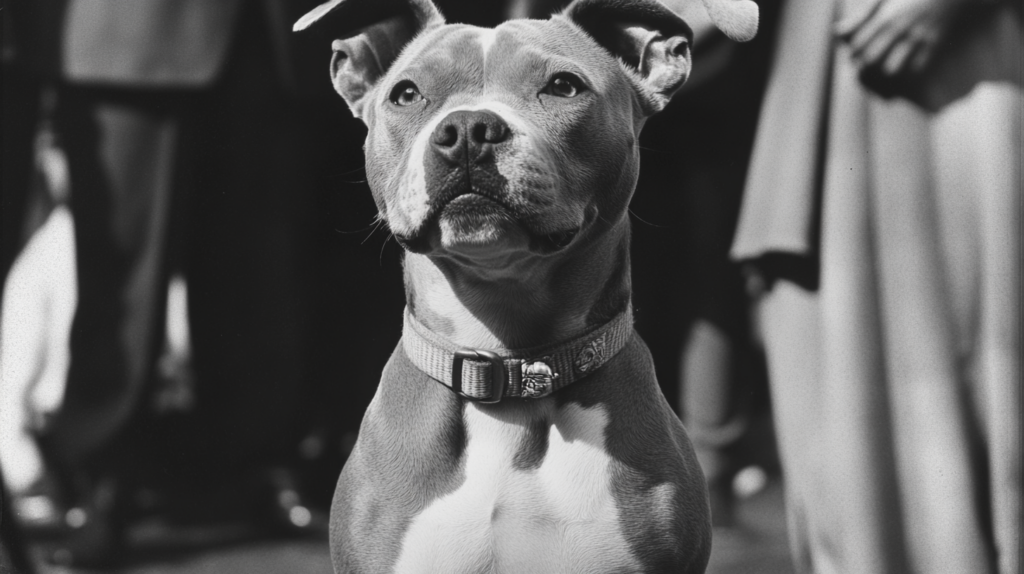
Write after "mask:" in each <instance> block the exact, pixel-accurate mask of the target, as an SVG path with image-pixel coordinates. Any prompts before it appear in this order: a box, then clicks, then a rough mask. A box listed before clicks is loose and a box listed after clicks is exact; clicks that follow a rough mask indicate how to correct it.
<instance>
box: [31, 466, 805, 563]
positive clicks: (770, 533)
mask: <svg viewBox="0 0 1024 574" xmlns="http://www.w3.org/2000/svg"><path fill="white" fill-rule="evenodd" d="M754 490H756V492H753V493H750V494H748V495H747V496H746V497H745V498H743V499H741V500H740V503H739V506H738V508H737V512H736V517H737V526H736V527H733V528H724V529H716V530H715V533H714V543H713V549H712V553H711V562H710V564H709V565H708V570H707V574H792V573H793V568H792V565H791V563H790V561H789V555H788V551H787V546H786V531H785V519H784V512H783V494H782V484H781V482H780V481H779V480H778V479H768V480H767V482H765V483H764V484H762V485H760V486H759V487H758V488H755V489H754ZM131 540H132V541H133V551H132V556H131V557H130V559H129V560H128V562H129V566H128V567H126V568H125V569H124V570H121V571H120V572H122V573H123V574H179V573H180V574H186V573H187V574H235V573H237V574H242V573H245V574H306V573H308V574H330V573H331V561H330V555H329V553H328V549H327V540H326V533H325V532H320V533H318V534H317V535H314V536H312V537H308V538H305V539H297V540H276V541H274V540H271V541H267V540H262V541H260V540H252V539H251V537H248V536H247V535H246V533H245V531H244V529H240V528H234V529H233V528H232V527H230V526H222V527H217V528H207V529H205V530H204V529H192V530H190V531H169V530H167V529H166V528H163V527H162V526H160V525H159V524H148V525H147V524H143V525H140V526H139V527H137V528H135V529H133V531H132V533H131ZM40 573H41V574H87V573H88V574H91V571H86V570H71V569H68V568H61V567H55V566H46V565H43V564H40Z"/></svg>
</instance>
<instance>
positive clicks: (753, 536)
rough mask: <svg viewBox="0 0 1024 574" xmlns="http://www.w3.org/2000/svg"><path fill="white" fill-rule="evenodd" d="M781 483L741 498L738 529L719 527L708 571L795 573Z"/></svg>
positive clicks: (718, 573) (726, 573) (725, 573)
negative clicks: (787, 532) (790, 556)
mask: <svg viewBox="0 0 1024 574" xmlns="http://www.w3.org/2000/svg"><path fill="white" fill-rule="evenodd" d="M783 505H784V502H783V495H782V483H781V482H780V481H779V480H778V479H772V480H769V482H768V484H767V485H766V486H765V487H764V489H763V490H761V491H759V492H758V493H757V494H754V495H752V496H750V497H749V498H746V499H744V500H742V501H741V502H740V504H739V506H738V508H737V512H736V518H737V526H736V527H735V528H716V529H715V532H714V538H713V541H712V547H711V563H710V564H709V565H708V570H707V574H793V572H794V570H793V565H792V562H790V559H789V546H788V543H787V539H786V517H785V511H784V506H783Z"/></svg>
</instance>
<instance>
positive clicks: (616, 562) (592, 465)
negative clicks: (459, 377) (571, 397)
mask: <svg viewBox="0 0 1024 574" xmlns="http://www.w3.org/2000/svg"><path fill="white" fill-rule="evenodd" d="M538 407H540V408H538ZM538 411H541V412H538ZM500 417H501V418H500V419H499V418H496V417H494V416H492V415H491V414H489V413H488V412H484V411H483V410H482V409H481V408H480V407H479V406H478V405H475V404H470V405H467V407H466V414H465V419H466V426H467V432H468V436H469V444H468V447H467V452H466V480H465V482H464V483H463V484H462V485H461V486H460V487H459V488H458V489H457V490H456V491H454V492H452V493H450V494H448V495H446V496H444V497H442V498H439V499H437V500H435V501H434V502H433V503H432V504H431V505H430V506H428V507H427V508H426V509H424V511H423V512H421V513H420V514H419V515H418V516H416V517H415V518H414V519H413V520H412V524H411V525H410V526H409V529H408V530H407V531H406V534H405V537H404V539H403V541H402V552H401V555H400V556H399V559H398V561H397V563H396V567H395V572H399V573H403V574H404V573H418V572H440V573H445V574H482V573H488V574H512V573H530V572H552V573H554V572H558V573H578V574H597V573H600V572H637V571H639V569H640V567H639V564H637V562H636V560H635V558H634V557H633V556H632V555H631V553H630V550H629V546H628V544H627V542H626V540H625V538H624V537H623V535H622V532H621V527H620V524H619V515H618V509H617V507H616V505H615V499H614V497H613V495H612V491H611V469H610V464H611V462H612V461H611V458H610V457H609V456H608V454H607V452H606V450H605V448H604V444H605V443H604V430H605V427H606V426H607V423H608V415H607V413H606V412H605V411H604V409H603V408H602V407H600V406H597V407H593V408H589V409H585V408H582V407H580V406H578V405H574V404H570V405H567V406H565V407H563V408H562V409H560V410H556V409H555V406H554V402H553V401H546V402H545V403H540V404H538V403H534V404H533V405H531V406H530V407H529V409H525V408H524V409H522V410H521V411H519V412H512V413H508V412H503V413H502V414H501V415H500ZM540 417H543V418H544V419H545V420H549V421H550V422H551V426H550V433H549V437H548V441H549V442H548V448H547V452H546V454H545V456H544V459H543V461H542V463H541V466H540V468H536V469H533V470H518V469H516V468H514V466H513V458H514V457H515V455H516V452H517V451H518V450H520V449H521V448H522V444H523V439H524V437H526V436H527V433H528V432H529V431H528V430H527V429H529V428H530V423H531V422H533V421H536V420H537V418H540Z"/></svg>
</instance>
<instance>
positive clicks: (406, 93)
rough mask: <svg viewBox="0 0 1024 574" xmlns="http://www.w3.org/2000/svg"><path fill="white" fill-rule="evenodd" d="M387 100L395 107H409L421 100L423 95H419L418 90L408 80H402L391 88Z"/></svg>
mask: <svg viewBox="0 0 1024 574" xmlns="http://www.w3.org/2000/svg"><path fill="white" fill-rule="evenodd" d="M388 99H389V100H391V103H392V104H395V105H396V106H411V105H413V104H415V103H416V102H419V101H421V100H423V94H421V93H420V89H419V88H417V87H416V84H414V83H412V82H411V81H409V80H402V81H401V82H398V83H397V84H395V87H394V88H392V90H391V95H390V96H389V97H388Z"/></svg>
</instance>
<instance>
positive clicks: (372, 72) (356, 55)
mask: <svg viewBox="0 0 1024 574" xmlns="http://www.w3.org/2000/svg"><path fill="white" fill-rule="evenodd" d="M442 24H444V17H442V16H441V12H440V11H439V10H438V9H437V7H436V6H435V5H434V3H433V2H431V0H331V1H329V2H325V3H323V4H321V5H320V6H317V7H316V8H314V9H313V10H311V11H310V12H309V13H307V14H306V15H305V16H303V17H302V18H299V20H298V21H297V22H295V26H294V27H293V30H294V31H296V32H299V31H303V30H314V31H317V32H319V33H320V34H321V35H326V36H327V37H329V38H331V39H332V40H333V42H332V43H331V50H333V52H334V55H333V56H332V57H331V80H332V82H333V83H334V89H335V91H337V92H338V93H339V94H341V97H343V98H345V101H346V102H347V103H348V106H349V109H351V110H352V115H354V116H355V117H357V118H359V117H362V115H363V106H364V104H365V103H366V100H365V96H366V94H367V93H369V92H370V90H372V89H373V87H374V86H375V85H376V84H377V81H378V80H380V78H381V77H382V76H384V74H385V73H386V72H387V71H388V68H389V67H391V64H392V63H394V61H395V59H397V58H398V55H399V54H400V53H401V52H402V48H404V47H405V46H406V44H408V43H409V42H410V41H411V40H412V39H413V38H415V37H416V35H417V34H419V33H420V32H422V31H423V30H426V29H427V28H432V27H434V26H440V25H442Z"/></svg>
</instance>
